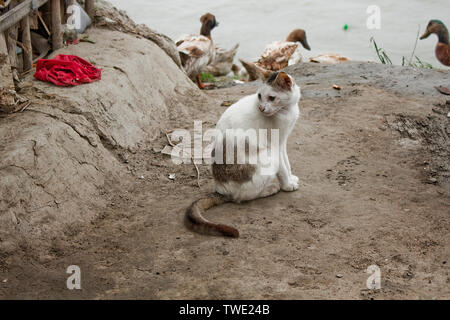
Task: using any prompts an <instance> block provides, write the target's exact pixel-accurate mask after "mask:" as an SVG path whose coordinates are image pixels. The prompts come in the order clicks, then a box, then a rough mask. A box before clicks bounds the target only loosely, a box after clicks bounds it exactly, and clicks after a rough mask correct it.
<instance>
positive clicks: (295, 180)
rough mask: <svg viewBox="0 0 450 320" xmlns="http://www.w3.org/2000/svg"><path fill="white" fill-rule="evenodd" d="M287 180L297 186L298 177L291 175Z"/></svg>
mask: <svg viewBox="0 0 450 320" xmlns="http://www.w3.org/2000/svg"><path fill="white" fill-rule="evenodd" d="M289 179H290V180H292V181H294V182H295V183H297V184H298V182H299V179H298V177H297V176H294V175H291V177H290V178H289Z"/></svg>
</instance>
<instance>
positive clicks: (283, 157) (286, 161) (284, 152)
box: [280, 143, 299, 190]
mask: <svg viewBox="0 0 450 320" xmlns="http://www.w3.org/2000/svg"><path fill="white" fill-rule="evenodd" d="M281 148H282V149H281V156H280V158H281V162H284V165H285V166H286V170H287V175H288V177H289V178H288V179H289V180H291V181H293V183H294V184H297V189H298V183H299V179H298V177H297V176H295V175H293V174H292V170H291V164H290V163H289V158H288V155H287V147H286V143H284V144H282V147H281ZM297 189H295V190H297Z"/></svg>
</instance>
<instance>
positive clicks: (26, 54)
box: [20, 16, 33, 71]
mask: <svg viewBox="0 0 450 320" xmlns="http://www.w3.org/2000/svg"><path fill="white" fill-rule="evenodd" d="M20 25H21V27H22V49H23V71H28V70H30V69H31V68H32V67H33V49H32V46H31V34H30V17H29V16H25V17H24V18H23V19H22V21H21V22H20Z"/></svg>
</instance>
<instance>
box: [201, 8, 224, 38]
mask: <svg viewBox="0 0 450 320" xmlns="http://www.w3.org/2000/svg"><path fill="white" fill-rule="evenodd" d="M200 22H201V23H202V28H201V29H200V34H201V35H202V36H205V37H210V36H211V30H212V29H214V28H215V27H217V26H218V25H219V22H218V21H217V20H216V17H215V16H214V15H213V14H211V13H205V14H204V15H202V16H201V17H200Z"/></svg>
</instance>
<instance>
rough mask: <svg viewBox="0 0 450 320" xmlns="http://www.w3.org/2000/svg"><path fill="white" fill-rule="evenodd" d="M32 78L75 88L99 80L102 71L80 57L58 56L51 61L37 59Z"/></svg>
mask: <svg viewBox="0 0 450 320" xmlns="http://www.w3.org/2000/svg"><path fill="white" fill-rule="evenodd" d="M34 77H35V78H36V79H39V80H42V81H48V82H51V83H53V84H55V85H57V86H76V85H79V84H82V83H88V82H92V81H96V80H100V79H101V77H102V69H98V68H96V67H94V66H93V65H92V64H90V63H89V62H87V61H86V60H84V59H82V58H80V57H77V56H71V55H65V54H59V55H57V56H56V57H54V58H53V59H39V60H38V61H37V65H36V73H35V74H34Z"/></svg>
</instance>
